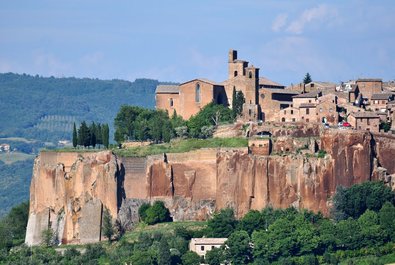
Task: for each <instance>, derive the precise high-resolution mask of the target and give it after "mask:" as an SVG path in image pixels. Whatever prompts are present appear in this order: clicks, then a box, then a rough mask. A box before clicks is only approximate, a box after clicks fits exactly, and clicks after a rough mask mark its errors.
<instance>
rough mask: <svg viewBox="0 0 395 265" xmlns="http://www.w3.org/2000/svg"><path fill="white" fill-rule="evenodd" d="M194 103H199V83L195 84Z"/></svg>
mask: <svg viewBox="0 0 395 265" xmlns="http://www.w3.org/2000/svg"><path fill="white" fill-rule="evenodd" d="M195 101H196V102H200V84H199V83H197V84H196V88H195Z"/></svg>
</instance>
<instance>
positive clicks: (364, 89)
mask: <svg viewBox="0 0 395 265" xmlns="http://www.w3.org/2000/svg"><path fill="white" fill-rule="evenodd" d="M356 84H357V86H358V89H359V92H360V93H361V94H362V97H363V98H364V99H366V100H367V101H370V100H371V98H372V95H373V94H377V93H381V92H382V91H383V81H382V80H381V79H379V78H360V79H358V80H357V81H356Z"/></svg>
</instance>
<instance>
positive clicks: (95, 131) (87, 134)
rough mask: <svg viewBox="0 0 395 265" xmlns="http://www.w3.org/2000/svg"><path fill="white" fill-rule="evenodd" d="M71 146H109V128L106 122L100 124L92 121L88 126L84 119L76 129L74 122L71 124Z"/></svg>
mask: <svg viewBox="0 0 395 265" xmlns="http://www.w3.org/2000/svg"><path fill="white" fill-rule="evenodd" d="M72 138H73V147H74V148H76V147H77V146H83V147H89V146H92V147H93V148H95V147H96V145H103V146H104V147H105V148H108V146H109V138H110V129H109V126H108V124H100V123H97V124H96V123H94V122H92V123H91V124H90V125H89V126H88V125H87V124H86V122H85V121H83V122H81V124H80V126H79V128H78V130H77V127H76V125H75V123H74V125H73V137H72Z"/></svg>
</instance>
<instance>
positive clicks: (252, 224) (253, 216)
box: [237, 210, 265, 235]
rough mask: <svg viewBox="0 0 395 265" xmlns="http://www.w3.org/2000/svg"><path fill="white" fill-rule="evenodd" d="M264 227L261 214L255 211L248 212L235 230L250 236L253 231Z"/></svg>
mask: <svg viewBox="0 0 395 265" xmlns="http://www.w3.org/2000/svg"><path fill="white" fill-rule="evenodd" d="M264 227H265V223H264V220H263V218H262V216H261V213H260V212H259V211H257V210H250V211H249V212H248V213H247V214H246V215H244V217H243V218H242V219H241V220H240V221H239V223H238V225H237V229H239V230H245V231H247V233H248V234H249V235H251V234H252V232H254V230H259V229H263V228H264Z"/></svg>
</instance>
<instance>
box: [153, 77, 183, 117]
mask: <svg viewBox="0 0 395 265" xmlns="http://www.w3.org/2000/svg"><path fill="white" fill-rule="evenodd" d="M155 102H156V108H157V109H161V110H165V111H167V112H168V113H169V115H170V116H171V115H173V113H174V111H176V112H177V114H180V87H179V86H178V85H159V86H157V87H156V90H155Z"/></svg>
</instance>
